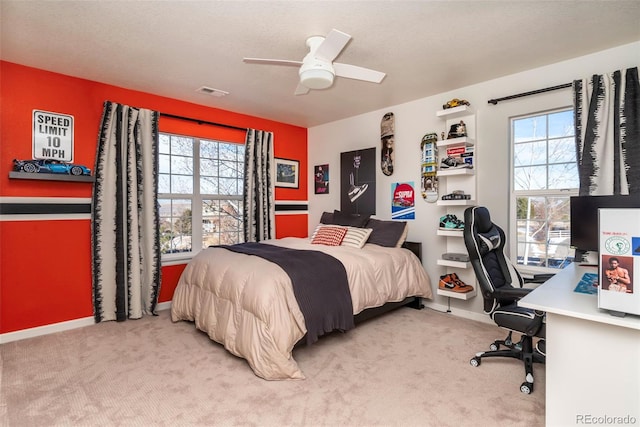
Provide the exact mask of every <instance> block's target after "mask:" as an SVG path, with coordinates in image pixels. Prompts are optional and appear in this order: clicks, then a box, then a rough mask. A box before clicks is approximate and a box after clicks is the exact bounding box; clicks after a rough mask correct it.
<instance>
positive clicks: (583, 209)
mask: <svg viewBox="0 0 640 427" xmlns="http://www.w3.org/2000/svg"><path fill="white" fill-rule="evenodd" d="M569 206H570V207H569V209H570V211H571V213H570V217H571V234H570V236H571V246H572V247H573V248H575V250H576V260H580V259H581V256H579V254H580V255H582V254H584V253H585V252H598V250H599V246H598V227H599V225H598V209H600V208H640V194H634V195H628V196H620V195H618V196H574V197H571V198H570V205H569Z"/></svg>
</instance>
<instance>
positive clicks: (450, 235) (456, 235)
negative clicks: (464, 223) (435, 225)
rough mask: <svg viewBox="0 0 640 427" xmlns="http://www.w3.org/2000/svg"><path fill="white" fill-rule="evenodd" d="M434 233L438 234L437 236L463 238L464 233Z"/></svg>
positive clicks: (456, 231)
mask: <svg viewBox="0 0 640 427" xmlns="http://www.w3.org/2000/svg"><path fill="white" fill-rule="evenodd" d="M436 233H437V234H438V236H445V237H464V236H463V233H464V232H463V231H462V230H438V231H437V232H436Z"/></svg>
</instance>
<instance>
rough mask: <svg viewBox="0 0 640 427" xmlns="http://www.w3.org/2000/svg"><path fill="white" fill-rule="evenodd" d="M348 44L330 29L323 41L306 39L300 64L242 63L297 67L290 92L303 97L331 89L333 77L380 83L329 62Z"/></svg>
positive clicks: (376, 74)
mask: <svg viewBox="0 0 640 427" xmlns="http://www.w3.org/2000/svg"><path fill="white" fill-rule="evenodd" d="M349 40H351V36H350V35H349V34H346V33H343V32H342V31H338V30H335V29H333V30H331V31H330V32H329V34H327V37H322V36H312V37H309V38H308V39H307V47H308V48H309V53H308V54H307V55H306V56H305V57H304V59H303V60H302V61H290V60H286V59H261V58H244V59H243V61H244V62H247V63H255V64H271V65H286V66H289V67H300V69H299V71H298V74H299V76H300V82H299V83H298V87H297V88H296V90H295V92H294V93H295V94H296V95H305V94H307V93H308V92H309V89H326V88H328V87H331V85H333V79H334V77H335V76H338V77H346V78H348V79H355V80H363V81H366V82H372V83H380V82H381V81H382V79H384V77H385V75H386V74H385V73H382V72H380V71H375V70H370V69H368V68H363V67H358V66H356V65H350V64H341V63H339V62H333V60H334V59H335V58H336V57H337V56H338V54H340V52H342V49H344V47H345V46H346V45H347V43H348V42H349Z"/></svg>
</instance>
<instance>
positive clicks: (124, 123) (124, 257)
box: [92, 101, 161, 322]
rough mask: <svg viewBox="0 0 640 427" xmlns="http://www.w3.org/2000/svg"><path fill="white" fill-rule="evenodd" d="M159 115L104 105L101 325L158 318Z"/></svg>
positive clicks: (96, 289) (97, 193)
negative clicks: (147, 316) (103, 323)
mask: <svg viewBox="0 0 640 427" xmlns="http://www.w3.org/2000/svg"><path fill="white" fill-rule="evenodd" d="M158 117H159V114H158V113H157V112H155V111H151V110H145V109H137V108H132V107H129V106H126V105H120V104H116V103H113V102H109V101H107V102H105V103H104V112H103V115H102V123H101V126H100V135H99V138H98V149H97V155H96V168H95V184H94V187H93V214H92V251H93V253H92V262H93V265H92V267H93V305H94V317H95V320H96V322H101V321H103V320H117V321H123V320H126V319H139V318H141V317H142V316H143V315H144V314H155V310H156V305H157V303H158V293H159V291H160V268H161V263H160V234H159V212H158V203H157V195H158V175H157V172H158V166H157V165H158V149H157V147H158Z"/></svg>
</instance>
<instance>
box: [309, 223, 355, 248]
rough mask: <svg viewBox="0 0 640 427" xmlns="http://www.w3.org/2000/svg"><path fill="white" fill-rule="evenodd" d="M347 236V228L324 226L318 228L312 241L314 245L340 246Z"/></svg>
mask: <svg viewBox="0 0 640 427" xmlns="http://www.w3.org/2000/svg"><path fill="white" fill-rule="evenodd" d="M345 234H347V229H346V228H345V227H336V226H327V225H325V226H323V227H318V229H317V230H316V233H315V236H313V239H311V244H312V245H327V246H340V243H342V239H344V236H345Z"/></svg>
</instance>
